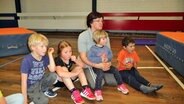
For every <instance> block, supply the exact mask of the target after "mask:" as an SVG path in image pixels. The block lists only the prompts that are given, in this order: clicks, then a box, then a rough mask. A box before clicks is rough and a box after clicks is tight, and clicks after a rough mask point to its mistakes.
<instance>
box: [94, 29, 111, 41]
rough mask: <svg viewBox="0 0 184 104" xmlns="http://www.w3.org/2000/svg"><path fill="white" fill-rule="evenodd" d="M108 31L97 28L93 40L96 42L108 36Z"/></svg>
mask: <svg viewBox="0 0 184 104" xmlns="http://www.w3.org/2000/svg"><path fill="white" fill-rule="evenodd" d="M107 37H108V33H107V32H106V31H104V30H97V31H95V32H93V40H94V41H95V43H99V42H100V39H101V38H107Z"/></svg>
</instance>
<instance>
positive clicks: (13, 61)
mask: <svg viewBox="0 0 184 104" xmlns="http://www.w3.org/2000/svg"><path fill="white" fill-rule="evenodd" d="M21 58H23V56H22V57H19V58H16V59H15V60H12V61H9V62H7V63H5V64H2V65H0V68H1V67H4V66H6V65H8V64H11V63H13V62H15V61H17V60H20V59H21Z"/></svg>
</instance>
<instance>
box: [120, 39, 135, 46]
mask: <svg viewBox="0 0 184 104" xmlns="http://www.w3.org/2000/svg"><path fill="white" fill-rule="evenodd" d="M129 43H135V40H134V39H132V37H131V36H125V37H124V38H123V39H122V42H121V44H122V46H125V47H127V46H128V44H129Z"/></svg>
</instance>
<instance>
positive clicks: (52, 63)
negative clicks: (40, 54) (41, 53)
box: [48, 48, 56, 72]
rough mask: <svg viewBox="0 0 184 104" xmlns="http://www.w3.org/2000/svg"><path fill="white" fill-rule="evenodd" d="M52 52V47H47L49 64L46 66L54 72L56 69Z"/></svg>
mask: <svg viewBox="0 0 184 104" xmlns="http://www.w3.org/2000/svg"><path fill="white" fill-rule="evenodd" d="M53 53H54V48H49V49H48V57H49V63H50V64H49V65H48V68H49V70H50V71H51V72H55V71H56V65H55V62H54V58H53V55H52V54H53Z"/></svg>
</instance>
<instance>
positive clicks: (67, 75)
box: [56, 66, 82, 78]
mask: <svg viewBox="0 0 184 104" xmlns="http://www.w3.org/2000/svg"><path fill="white" fill-rule="evenodd" d="M65 70H68V69H67V68H66V67H61V66H56V72H57V74H58V75H59V76H60V77H65V78H71V77H75V76H77V75H78V74H79V73H80V72H81V71H82V68H81V69H78V70H76V71H72V72H68V71H65Z"/></svg>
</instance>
